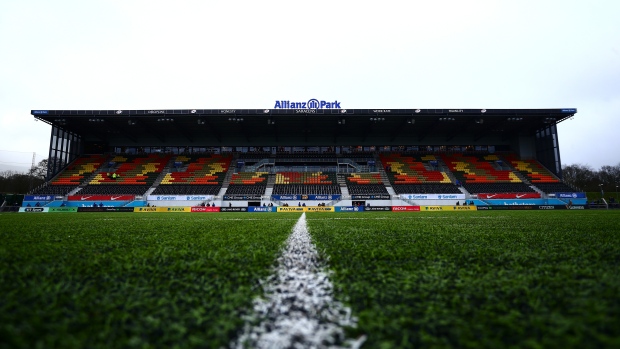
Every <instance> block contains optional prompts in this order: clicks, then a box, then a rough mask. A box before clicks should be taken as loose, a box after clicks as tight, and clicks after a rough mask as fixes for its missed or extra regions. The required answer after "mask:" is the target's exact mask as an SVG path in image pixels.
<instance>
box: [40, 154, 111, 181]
mask: <svg viewBox="0 0 620 349" xmlns="http://www.w3.org/2000/svg"><path fill="white" fill-rule="evenodd" d="M105 159H106V157H105V156H103V155H84V156H81V157H78V158H77V159H76V160H75V161H74V162H73V163H72V164H71V165H69V167H68V168H67V169H65V170H64V171H62V173H60V175H58V176H57V177H56V178H55V179H54V180H53V181H52V182H51V185H65V186H73V187H76V186H78V185H80V184H81V183H82V181H83V180H84V179H85V178H86V177H88V176H90V175H91V174H93V173H94V172H95V171H96V170H97V169H98V168H99V167H100V166H101V164H103V162H104V161H105Z"/></svg>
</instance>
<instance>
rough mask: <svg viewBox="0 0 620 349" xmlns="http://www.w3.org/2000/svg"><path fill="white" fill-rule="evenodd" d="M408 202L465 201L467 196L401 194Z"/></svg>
mask: <svg viewBox="0 0 620 349" xmlns="http://www.w3.org/2000/svg"><path fill="white" fill-rule="evenodd" d="M400 198H401V199H408V200H465V194H401V195H400Z"/></svg>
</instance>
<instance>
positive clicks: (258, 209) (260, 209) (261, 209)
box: [248, 206, 277, 212]
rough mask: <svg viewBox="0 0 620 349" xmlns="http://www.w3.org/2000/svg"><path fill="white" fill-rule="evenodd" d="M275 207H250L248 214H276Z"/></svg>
mask: <svg viewBox="0 0 620 349" xmlns="http://www.w3.org/2000/svg"><path fill="white" fill-rule="evenodd" d="M276 211H277V209H276V207H263V206H250V207H248V212H276Z"/></svg>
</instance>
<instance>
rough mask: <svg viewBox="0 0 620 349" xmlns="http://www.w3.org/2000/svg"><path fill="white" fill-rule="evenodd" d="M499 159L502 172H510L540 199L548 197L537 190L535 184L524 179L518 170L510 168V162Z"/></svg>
mask: <svg viewBox="0 0 620 349" xmlns="http://www.w3.org/2000/svg"><path fill="white" fill-rule="evenodd" d="M499 158H500V160H502V162H503V164H504V166H503V167H502V170H506V169H508V170H510V171H512V173H514V174H515V176H517V178H519V179H520V180H521V181H522V182H523V183H524V184H525V185H527V186H528V187H530V188H532V190H534V191H535V192H537V193H538V194H540V197H541V198H547V197H548V195H547V194H546V193H545V192H543V191H542V190H540V189H538V188H537V187H536V185H535V184H533V183H532V182H530V180H529V179H528V178H527V177H525V176H524V175H523V173H521V172H520V171H519V170H517V169H516V168H514V166H512V164H511V163H510V161H506V159H504V158H503V157H501V156H500V157H499Z"/></svg>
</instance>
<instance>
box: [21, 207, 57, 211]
mask: <svg viewBox="0 0 620 349" xmlns="http://www.w3.org/2000/svg"><path fill="white" fill-rule="evenodd" d="M49 211H50V208H49V207H20V208H19V212H49Z"/></svg>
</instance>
